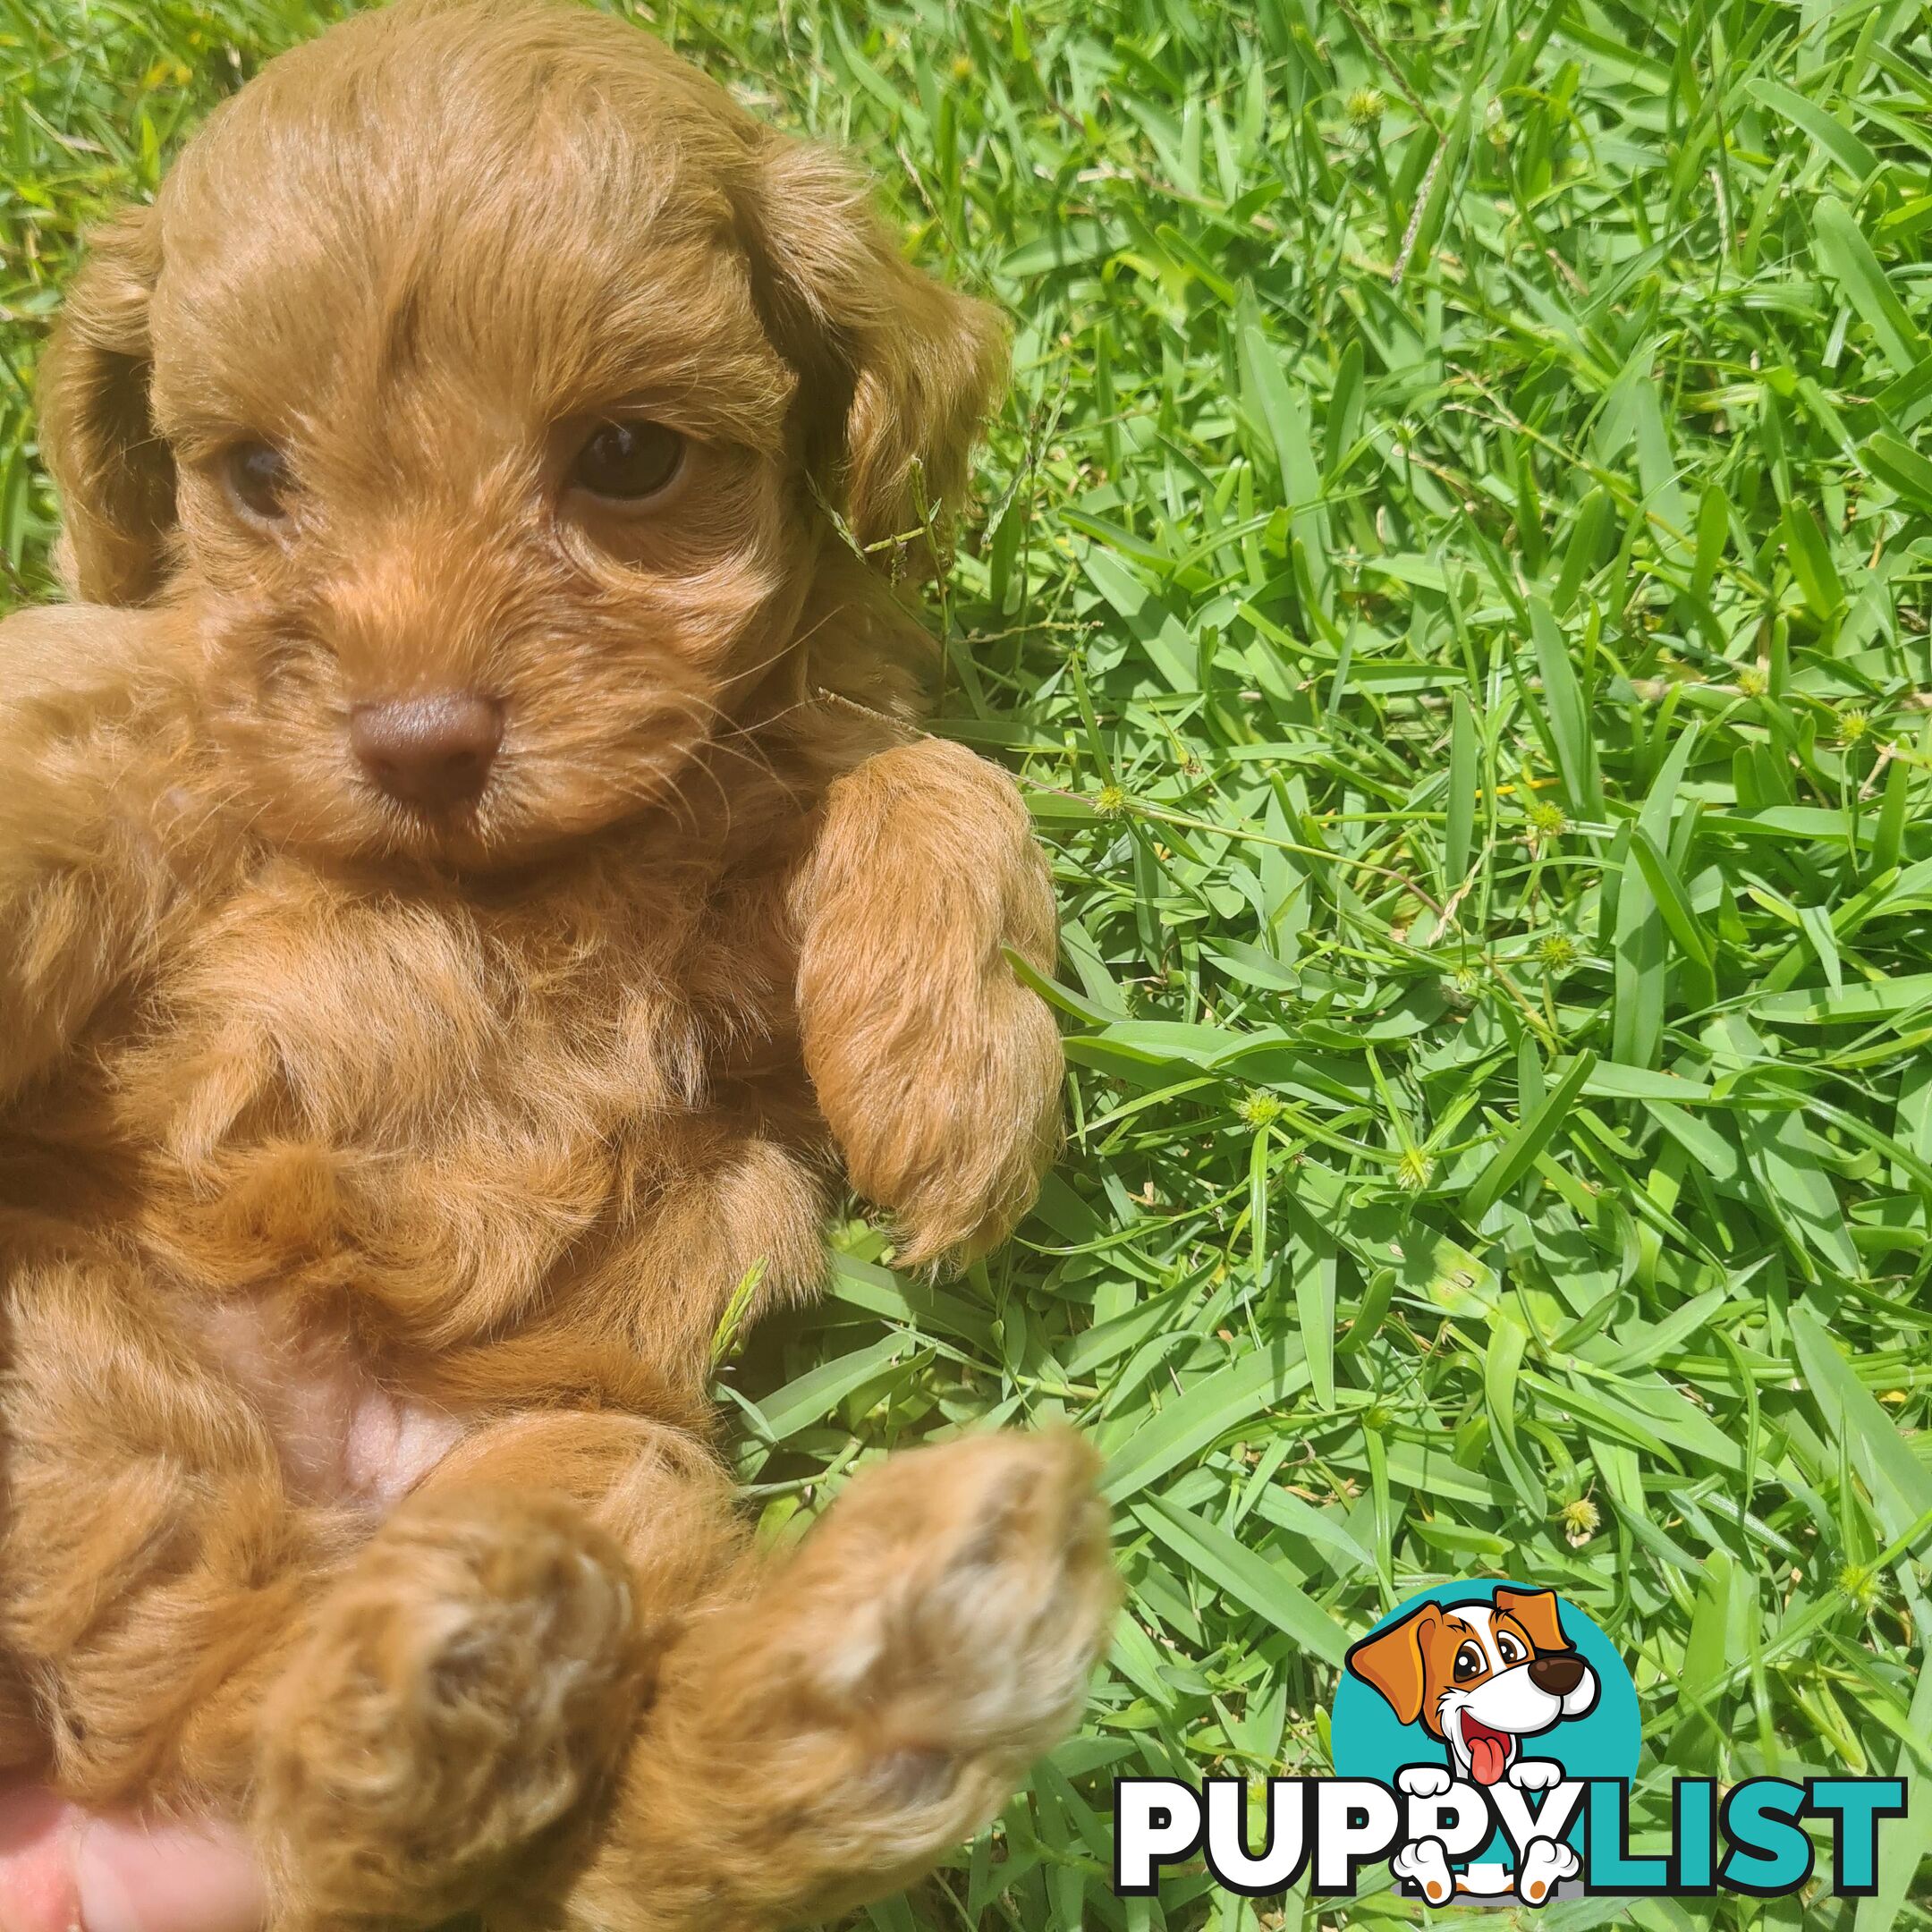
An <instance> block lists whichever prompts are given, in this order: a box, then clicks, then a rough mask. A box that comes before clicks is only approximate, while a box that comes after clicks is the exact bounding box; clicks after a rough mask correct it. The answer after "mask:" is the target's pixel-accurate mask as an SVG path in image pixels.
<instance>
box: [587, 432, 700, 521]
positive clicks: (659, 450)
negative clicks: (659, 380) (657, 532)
mask: <svg viewBox="0 0 1932 1932" xmlns="http://www.w3.org/2000/svg"><path fill="white" fill-rule="evenodd" d="M683 461H684V438H683V437H682V436H680V435H679V434H678V433H677V431H676V430H675V429H666V428H665V426H664V425H663V424H662V423H654V422H607V423H599V424H598V425H597V428H595V429H593V430H592V431H591V432H590V435H589V438H588V439H587V440H586V442H585V444H584V446H583V447H582V448H581V449H580V450H579V451H578V453H577V461H576V462H575V463H574V464H572V467H571V476H570V479H571V481H572V484H574V485H575V486H576V487H578V488H579V489H587V490H589V492H590V494H591V495H592V496H606V497H608V498H610V500H611V501H612V502H614V503H640V502H642V501H643V499H644V498H645V497H647V496H656V495H657V492H658V491H659V490H661V489H663V488H664V487H665V485H666V484H668V483H669V482H670V481H671V479H672V478H673V477H674V476H675V475H676V474H677V473H678V469H679V466H680V465H681V464H682V462H683Z"/></svg>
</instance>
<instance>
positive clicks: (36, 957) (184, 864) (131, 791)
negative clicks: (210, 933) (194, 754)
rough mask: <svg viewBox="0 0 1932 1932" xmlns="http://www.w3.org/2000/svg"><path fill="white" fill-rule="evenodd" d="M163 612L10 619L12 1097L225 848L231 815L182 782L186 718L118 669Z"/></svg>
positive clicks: (3, 703) (0, 671) (6, 758)
mask: <svg viewBox="0 0 1932 1932" xmlns="http://www.w3.org/2000/svg"><path fill="white" fill-rule="evenodd" d="M157 622H158V620H156V619H154V618H152V617H150V616H148V615H146V614H139V613H130V612H120V611H106V610H89V609H85V608H81V607H77V606H71V605H70V606H59V607H55V608H50V609H46V610H28V611H20V612H17V613H15V614H13V616H11V617H9V618H7V620H6V621H5V623H4V624H0V770H4V772H5V774H6V784H5V785H4V787H0V1094H6V1093H11V1092H12V1091H13V1090H14V1089H17V1088H18V1087H19V1086H20V1085H21V1083H22V1082H23V1081H24V1080H28V1079H29V1078H30V1077H31V1076H32V1075H33V1074H34V1073H35V1072H38V1071H39V1070H40V1069H41V1068H43V1067H45V1066H47V1064H49V1063H51V1062H53V1061H54V1060H55V1059H56V1058H58V1057H59V1055H61V1054H62V1053H64V1051H65V1050H66V1048H67V1047H68V1046H69V1045H70V1044H71V1043H72V1040H73V1038H75V1037H76V1035H77V1034H78V1032H79V1031H80V1029H81V1028H82V1027H83V1026H84V1025H85V1024H86V1022H87V1021H88V1020H89V1017H90V1016H91V1015H92V1014H93V1013H94V1011H95V1010H96V1008H97V1006H98V1005H99V1004H100V1003H101V1001H102V1000H103V999H104V998H105V997H106V996H107V994H108V993H109V992H111V991H112V990H113V988H114V987H115V986H116V985H117V984H119V983H120V982H121V981H123V979H125V978H126V977H127V976H128V975H130V974H131V973H133V972H135V971H137V970H140V967H141V965H142V964H143V962H145V961H147V960H148V959H149V958H151V957H153V956H154V953H155V952H156V949H157V946H158V945H160V944H161V943H162V942H163V939H164V936H165V933H164V928H165V921H166V918H167V915H168V912H169V911H170V909H171V908H172V907H173V906H174V905H175V904H177V903H178V902H181V901H182V899H183V897H184V896H185V884H186V882H187V881H188V880H190V879H191V877H193V876H194V875H195V873H196V872H197V871H198V870H199V869H201V868H203V867H204V866H205V865H206V864H207V863H208V860H209V859H210V856H211V848H212V845H213V843H215V840H216V832H215V827H214V824H213V820H212V818H211V816H210V815H209V814H208V812H207V811H206V810H204V809H200V808H199V807H198V806H197V805H196V804H195V803H194V801H193V800H192V798H191V795H190V793H189V792H188V791H187V790H185V789H183V788H182V787H183V784H184V780H186V778H187V777H188V774H187V772H186V769H185V767H186V765H187V759H186V758H185V755H184V753H183V752H182V750H181V748H180V742H179V740H180V733H179V732H178V730H175V729H174V728H173V727H172V726H171V724H170V722H169V721H168V720H167V719H165V718H163V717H146V716H140V715H139V713H138V712H137V708H136V706H137V693H138V692H140V691H141V690H142V689H143V685H144V682H151V681H144V680H142V679H140V677H138V676H137V675H135V674H132V673H129V674H125V675H123V677H121V678H120V679H119V680H117V679H116V675H115V673H114V663H115V662H116V660H117V659H119V658H123V657H129V658H133V657H138V656H139V655H140V654H141V653H142V652H143V650H144V649H145V650H146V652H147V653H148V654H149V655H151V654H152V653H153V650H154V647H153V646H152V645H147V646H145V647H144V646H143V644H142V637H143V634H144V629H143V627H149V628H151V627H152V626H153V625H154V624H155V623H157ZM45 665H51V666H54V667H56V668H55V675H54V677H53V678H51V679H50V676H49V675H48V674H47V672H46V671H45V670H44V669H43V668H42V667H43V666H45ZM61 674H71V675H72V679H73V683H74V689H73V690H72V691H64V690H62V689H61V688H60V684H59V682H57V681H56V680H57V679H58V677H59V676H60V675H61Z"/></svg>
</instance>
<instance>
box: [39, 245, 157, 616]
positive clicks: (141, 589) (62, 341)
mask: <svg viewBox="0 0 1932 1932" xmlns="http://www.w3.org/2000/svg"><path fill="white" fill-rule="evenodd" d="M160 268H161V244H160V234H159V223H158V221H157V217H156V216H155V212H154V210H153V209H152V208H131V209H130V210H128V211H127V212H126V213H125V214H123V215H122V216H119V217H118V218H116V219H115V220H114V221H112V222H110V223H108V224H107V225H106V226H105V227H102V228H99V229H97V230H96V231H95V232H94V233H93V234H92V235H91V236H89V243H88V256H87V259H86V261H85V262H84V263H83V264H82V266H81V268H80V273H79V274H78V275H76V276H75V277H74V279H73V281H72V284H70V286H69V288H68V291H67V301H66V306H65V308H64V311H63V313H62V316H61V319H60V322H59V325H58V326H56V328H55V332H54V339H53V341H52V342H51V343H49V344H48V347H47V353H46V355H45V356H43V357H42V359H41V362H40V373H39V385H38V386H39V402H40V452H41V455H42V457H43V459H44V460H45V462H46V463H47V469H48V470H49V472H50V473H51V474H52V476H53V478H54V481H55V485H56V486H57V487H58V488H59V490H60V494H61V507H62V517H63V522H64V536H63V549H64V558H63V563H62V572H63V574H64V576H65V577H66V578H67V579H68V583H69V588H70V589H72V591H73V593H74V594H75V595H76V596H77V597H81V598H84V599H85V600H86V601H87V602H89V603H90V604H140V603H142V602H144V601H145V600H146V599H147V598H148V597H150V596H151V595H152V594H153V593H154V591H155V590H156V589H157V588H158V587H159V583H160V579H161V566H162V559H163V554H164V551H165V544H166V538H167V533H168V531H169V530H171V529H172V528H173V527H174V461H173V459H172V458H171V457H170V455H169V453H168V450H167V445H165V444H164V443H163V442H162V441H161V439H160V437H159V436H157V434H156V433H155V428H154V421H153V419H152V417H151V416H150V414H149V412H148V367H149V357H148V297H149V295H150V294H151V293H152V292H153V289H154V284H155V281H156V279H157V276H158V275H159V274H160Z"/></svg>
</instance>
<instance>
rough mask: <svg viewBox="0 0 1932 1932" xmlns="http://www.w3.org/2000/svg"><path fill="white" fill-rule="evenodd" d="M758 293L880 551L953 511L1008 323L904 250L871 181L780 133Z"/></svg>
mask: <svg viewBox="0 0 1932 1932" xmlns="http://www.w3.org/2000/svg"><path fill="white" fill-rule="evenodd" d="M749 200H750V206H749V208H748V209H747V210H746V214H747V228H748V231H749V232H748V235H747V240H748V243H749V245H750V252H751V256H752V262H753V273H754V276H755V279H756V284H757V287H758V300H759V303H760V306H761V308H762V309H763V310H764V318H765V321H766V325H767V328H768V329H769V330H770V331H771V333H772V335H773V336H774V338H775V341H776V343H777V346H778V348H779V350H780V352H782V353H783V354H784V356H785V357H786V359H787V360H789V361H791V363H792V366H793V367H794V368H795V369H797V370H798V372H799V376H800V403H799V406H800V408H801V411H803V421H804V425H805V435H806V453H807V459H808V461H809V462H810V463H811V464H812V467H813V470H814V473H815V474H816V476H817V478H818V482H819V486H820V487H821V489H823V490H824V491H825V494H826V496H827V497H828V498H829V499H830V500H831V501H832V502H833V503H834V504H836V505H837V506H838V508H839V509H840V510H841V511H842V512H843V514H844V517H845V520H846V521H847V523H848V524H849V525H850V526H851V529H852V533H853V535H854V536H855V537H856V538H858V540H859V542H860V545H861V546H862V547H866V548H868V549H870V548H871V547H874V546H876V545H880V544H883V543H885V542H886V541H887V540H888V539H889V538H894V537H902V536H906V535H908V534H910V533H914V532H917V531H918V530H919V528H920V523H921V512H922V509H923V510H924V511H926V512H928V513H934V514H936V516H937V517H938V518H939V519H940V520H941V521H942V527H943V522H944V520H945V518H947V517H948V516H949V515H950V513H952V512H953V510H954V509H956V508H957V506H958V504H959V501H960V499H961V497H962V496H963V495H964V494H965V489H966V470H967V459H968V457H969V456H970V453H971V450H972V445H973V440H974V437H975V436H976V435H977V434H978V432H979V425H980V423H981V422H982V421H983V419H985V417H986V414H987V411H988V410H989V409H990V408H991V407H992V405H993V403H994V401H995V400H996V397H997V396H998V394H999V393H1000V391H1001V389H1002V388H1003V387H1004V383H1005V379H1006V367H1007V351H1006V331H1005V326H1004V324H1003V322H1002V321H1001V319H1000V318H999V315H998V313H997V312H996V310H995V309H992V308H990V307H988V306H987V304H986V303H985V302H981V301H973V300H972V299H971V298H970V297H969V296H965V295H962V294H959V293H958V292H955V291H954V290H952V289H949V288H945V287H943V286H941V284H938V283H937V282H935V281H934V280H933V279H932V278H931V277H930V276H929V275H923V274H921V273H920V272H919V270H918V269H916V268H914V267H912V266H911V263H910V262H908V261H906V260H905V259H904V258H902V256H901V254H900V253H899V250H898V248H897V246H896V245H895V243H894V239H893V236H892V234H891V233H890V232H889V231H888V230H887V228H886V226H885V223H884V222H883V221H882V220H881V219H880V218H879V216H878V215H877V213H876V212H875V211H874V209H873V208H872V205H871V202H872V196H871V191H870V189H869V186H868V184H867V183H866V182H864V181H863V180H862V179H860V176H859V175H858V174H856V173H855V172H854V171H853V170H852V167H851V166H850V165H848V164H847V163H846V162H844V161H843V160H842V159H840V158H839V157H837V156H835V155H833V154H830V153H828V152H826V150H825V149H824V148H815V147H811V146H809V145H808V144H806V143H803V142H801V141H795V140H790V139H789V138H787V137H785V136H783V135H777V134H770V133H767V134H766V135H765V137H764V138H763V140H762V141H761V144H760V152H759V156H758V166H757V185H756V187H755V188H754V190H753V191H752V193H751V195H750V198H749Z"/></svg>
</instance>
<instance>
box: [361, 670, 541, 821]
mask: <svg viewBox="0 0 1932 1932" xmlns="http://www.w3.org/2000/svg"><path fill="white" fill-rule="evenodd" d="M502 741H503V711H502V708H501V707H500V706H498V705H496V703H494V702H493V701H492V700H491V699H487V698H483V697H479V696H478V695H477V693H476V692H474V691H437V692H436V693H434V694H433V695H431V696H429V697H425V698H392V699H384V700H383V701H381V702H379V703H376V704H360V705H358V706H356V708H355V709H354V710H353V711H352V712H351V713H350V715H349V743H350V748H351V749H352V750H353V751H354V752H355V755H356V757H357V758H358V759H359V760H360V763H361V766H362V768H363V770H364V771H366V772H367V773H368V774H369V776H370V777H371V778H373V779H374V780H375V781H376V783H377V784H379V785H380V786H381V787H382V788H383V790H384V791H385V792H387V793H388V794H389V796H390V797H391V798H393V799H394V800H395V801H396V802H397V803H398V804H401V805H407V806H410V807H411V808H412V809H415V810H417V811H425V812H445V811H451V810H453V809H456V808H457V807H459V806H462V805H469V804H473V803H474V802H475V801H476V800H477V799H478V798H479V797H480V796H481V795H482V791H483V786H484V783H485V781H486V780H487V778H488V776H489V770H490V766H491V765H492V763H493V762H494V761H495V759H496V748H497V746H498V745H499V744H500V743H501V742H502Z"/></svg>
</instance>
